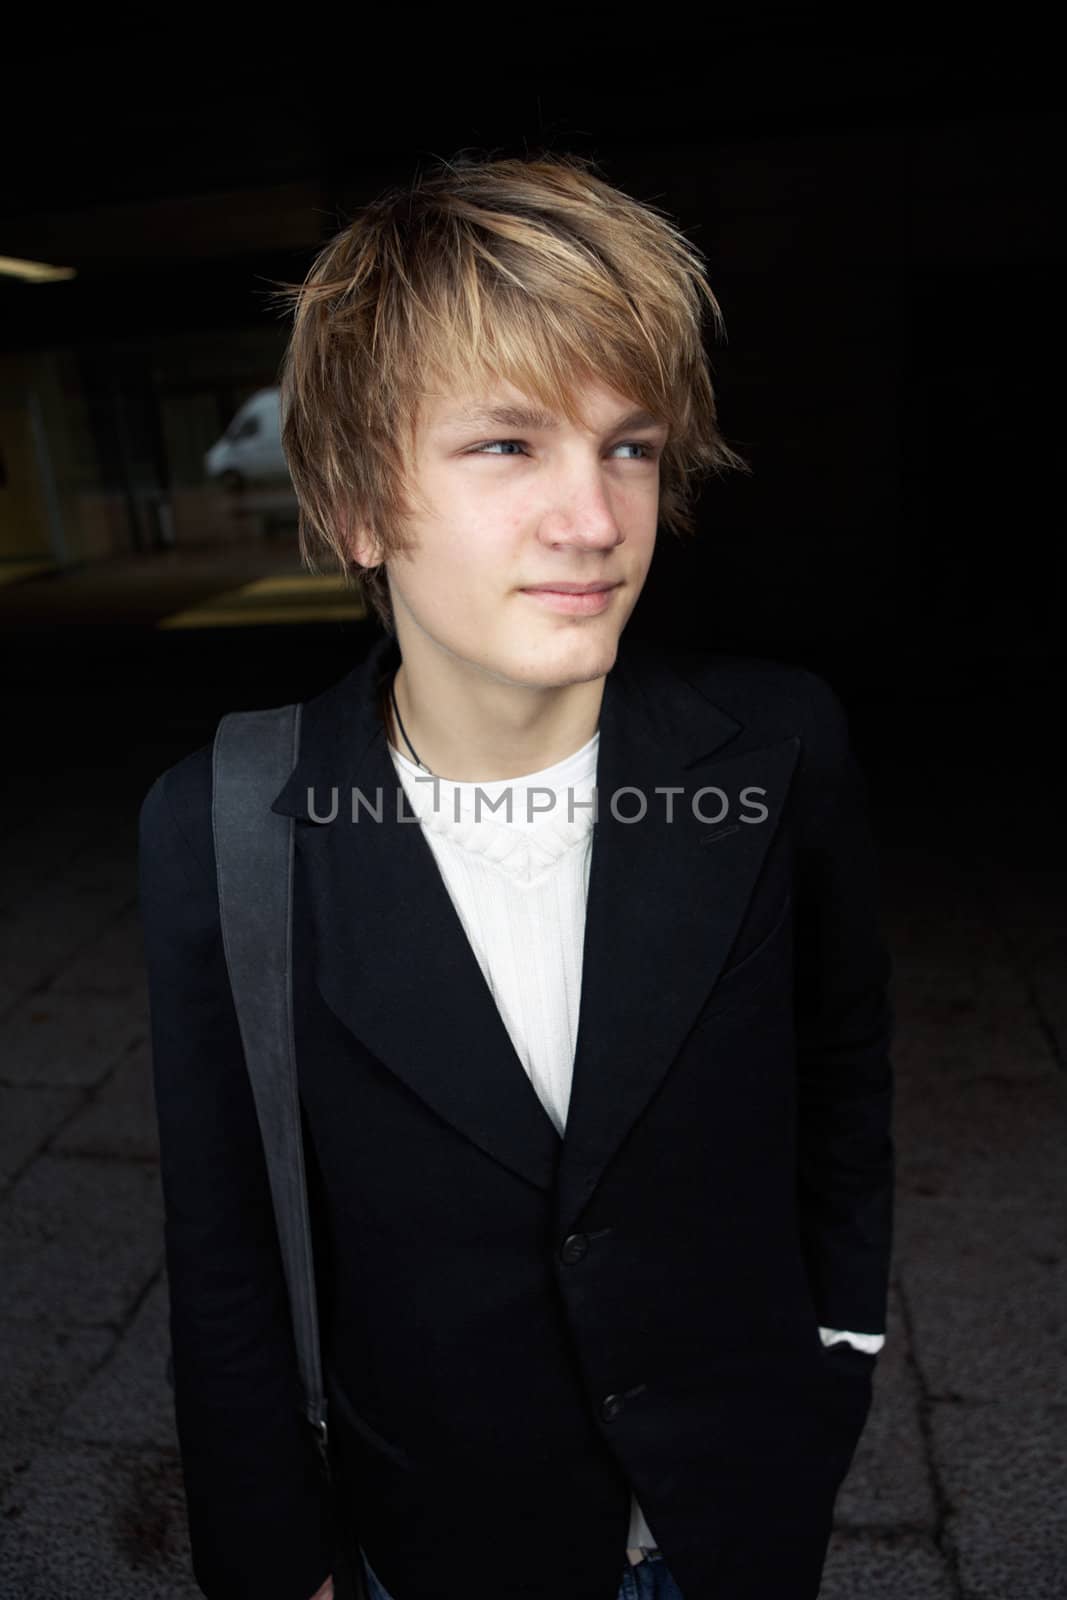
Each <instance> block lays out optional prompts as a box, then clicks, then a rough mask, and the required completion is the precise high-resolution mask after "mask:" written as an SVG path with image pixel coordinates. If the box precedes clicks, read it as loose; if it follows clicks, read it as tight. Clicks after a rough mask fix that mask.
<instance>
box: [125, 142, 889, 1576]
mask: <svg viewBox="0 0 1067 1600" xmlns="http://www.w3.org/2000/svg"><path fill="white" fill-rule="evenodd" d="M291 300H292V304H293V308H294V311H295V318H294V325H293V330H292V335H291V339H290V343H289V347H288V351H287V355H286V360H285V363H284V369H283V374H282V389H283V407H284V413H285V421H284V439H285V445H286V450H287V455H288V459H289V463H290V468H291V471H292V475H293V480H294V483H295V486H296V491H297V495H298V497H299V501H300V505H301V550H302V554H303V556H304V558H305V560H306V562H307V564H308V565H309V566H311V567H313V568H314V567H316V566H317V565H321V563H322V562H323V561H324V560H326V559H329V560H331V561H335V562H336V563H337V564H339V566H340V567H341V568H342V569H343V570H344V571H346V572H349V573H354V572H357V571H358V573H359V574H360V576H361V578H362V581H363V583H364V585H365V587H366V589H367V591H368V593H369V595H370V597H371V600H372V602H373V604H374V606H375V609H376V612H377V615H378V617H379V619H380V621H381V623H382V624H383V628H384V633H383V635H382V637H381V638H379V639H377V640H376V641H375V642H374V644H373V646H372V648H371V649H370V652H369V654H368V655H367V656H366V658H365V659H364V660H363V661H362V662H361V663H359V664H358V665H357V666H355V667H354V668H353V669H352V671H351V672H349V674H348V675H347V676H346V677H344V678H342V679H341V680H340V682H338V683H336V684H334V685H333V686H331V687H330V688H328V689H326V690H325V691H324V692H322V693H320V694H318V695H317V696H315V697H313V698H312V699H310V700H309V701H307V702H306V704H305V705H304V710H303V723H302V736H301V748H300V754H299V760H298V762H297V765H296V767H295V769H294V771H293V773H292V776H291V777H290V779H289V780H288V781H287V782H286V783H285V785H284V786H283V787H282V788H281V790H280V792H279V793H278V795H277V797H276V798H275V800H274V802H273V806H272V810H273V811H274V812H276V813H278V814H280V815H283V816H286V817H294V818H296V850H297V860H296V877H295V888H294V893H295V908H294V923H293V944H292V949H293V985H294V1010H295V1022H294V1027H295V1041H296V1054H297V1062H298V1072H299V1082H300V1100H301V1111H302V1118H303V1126H304V1138H305V1144H306V1153H307V1166H308V1181H309V1188H310V1191H311V1201H312V1208H313V1239H314V1248H315V1266H316V1274H317V1279H318V1283H319V1291H320V1300H321V1306H322V1342H323V1357H324V1365H325V1369H326V1372H327V1377H328V1391H329V1400H330V1413H329V1421H330V1432H331V1437H332V1441H333V1452H334V1458H335V1459H334V1480H333V1481H334V1488H333V1492H332V1494H327V1491H326V1490H325V1488H324V1486H323V1479H322V1477H321V1476H320V1472H319V1469H318V1465H317V1462H316V1452H315V1445H314V1443H313V1441H312V1438H311V1435H310V1430H309V1429H308V1427H307V1425H306V1423H305V1422H304V1420H303V1418H302V1415H301V1410H300V1403H299V1395H298V1392H297V1378H296V1368H295V1360H294V1350H293V1342H292V1334H291V1329H290V1323H289V1312H288V1305H287V1300H286V1294H285V1288H284V1281H283V1277H282V1271H281V1266H280V1262H279V1255H278V1246H277V1240H276V1235H275V1231H274V1225H273V1220H272V1212H271V1202H270V1194H269V1189H268V1183H267V1177H266V1172H265V1167H264V1160H263V1155H262V1150H261V1146H260V1141H259V1134H258V1129H257V1123H256V1117H255V1112H254V1107H253V1100H252V1096H251V1091H250V1087H249V1082H248V1078H247V1074H246V1071H245V1065H244V1061H243V1058H242V1051H241V1043H240V1037H239V1034H238V1030H237V1024H236V1020H235V1015H234V1010H233V1004H232V999H231V995H230V991H229V987H228V982H227V973H226V966H225V960H224V955H223V951H222V947H221V941H220V935H219V915H218V905H217V899H216V891H215V880H214V871H215V868H214V854H213V844H212V833H211V814H210V813H211V748H210V746H207V745H206V746H204V747H203V748H202V749H200V750H198V751H196V752H194V753H193V754H191V755H189V756H187V757H186V758H185V759H184V760H182V761H180V762H178V763H177V764H176V765H175V766H173V767H171V768H170V769H169V770H168V771H167V772H165V773H164V774H162V776H161V777H160V778H159V779H158V780H157V781H156V783H155V784H154V785H153V787H152V789H151V790H150V792H149V794H148V795H147V797H146V799H145V802H144V805H143V808H142V817H141V871H142V906H143V916H144V926H145V938H146V951H147V958H148V971H149V981H150V999H151V1011H152V1030H153V1045H154V1057H155V1078H156V1092H157V1104H158V1115H159V1126H160V1140H161V1152H162V1176H163V1185H164V1193H165V1200H166V1215H167V1224H166V1229H167V1233H166V1239H167V1260H168V1270H169V1280H170V1294H171V1307H172V1311H171V1316H172V1340H173V1352H174V1374H175V1397H176V1412H177V1423H178V1430H179V1437H180V1443H181V1450H182V1457H183V1466H184V1473H185V1482H186V1490H187V1499H188V1510H189V1520H190V1530H191V1538H192V1551H193V1561H194V1567H195V1572H196V1576H197V1579H198V1581H199V1583H200V1585H201V1588H202V1590H203V1592H204V1593H205V1594H206V1595H208V1596H210V1597H218V1600H230V1597H234V1596H248V1597H250V1600H310V1597H312V1596H315V1595H319V1596H327V1595H330V1594H331V1593H333V1592H334V1588H333V1579H332V1576H331V1574H333V1573H334V1572H335V1569H336V1570H337V1571H338V1572H339V1571H340V1570H341V1558H342V1552H343V1551H344V1550H345V1549H346V1548H347V1549H349V1551H350V1552H351V1553H352V1555H353V1559H354V1563H355V1565H356V1567H357V1568H358V1569H359V1571H361V1572H362V1581H363V1582H364V1583H365V1584H366V1585H367V1588H368V1592H369V1593H370V1594H371V1595H372V1596H374V1597H376V1600H453V1597H454V1600H461V1597H462V1600H520V1597H521V1600H615V1597H616V1596H621V1597H635V1596H637V1595H642V1596H652V1595H658V1596H662V1597H670V1600H678V1597H680V1596H685V1597H686V1600H757V1597H758V1600H814V1597H815V1596H816V1594H817V1592H818V1588H819V1580H820V1574H821V1571H822V1567H823V1562H824V1558H825V1551H826V1546H827V1542H828V1539H829V1534H830V1529H831V1522H832V1512H833V1506H834V1501H835V1497H836V1494H837V1491H838V1489H839V1486H840V1484H841V1481H842V1479H843V1477H844V1475H845V1473H846V1471H847V1469H848V1466H849V1463H850V1461H851V1459H852V1456H853V1453H854V1450H855V1447H856V1444H857V1441H858V1439H859V1436H860V1433H861V1431H862V1429H863V1426H864V1423H865V1421H866V1417H867V1414H868V1410H869V1406H870V1402H871V1385H872V1369H873V1367H874V1365H875V1361H876V1352H877V1350H878V1349H879V1348H880V1347H881V1345H882V1343H883V1338H884V1327H885V1311H886V1298H887V1280H888V1268H889V1256H890V1244H891V1217H892V1206H891V1198H892V1183H893V1146H892V1140H891V1131H890V1119H891V1096H892V1082H891V1067H890V1059H889V1044H890V1035H891V1006H890V1001H889V978H890V970H889V959H888V953H887V949H886V945H885V943H884V940H883V937H882V934H881V931H880V926H879V917H878V911H877V872H876V856H875V850H874V845H873V842H872V839H871V836H870V832H869V829H868V825H867V821H866V814H865V795H864V784H863V779H862V777H861V775H860V773H859V770H858V769H857V766H856V763H855V761H854V759H853V757H852V755H851V753H850V749H849V744H848V737H847V724H846V718H845V714H844V711H843V709H842V706H841V703H840V701H839V699H838V698H837V696H836V695H835V694H834V693H833V691H832V690H831V689H830V687H829V686H828V685H827V683H826V682H825V681H824V680H823V679H821V678H820V677H818V676H816V675H814V674H813V673H811V672H808V671H806V670H804V669H803V668H800V667H797V666H791V665H788V664H785V663H783V662H779V661H775V660H767V659H763V658H755V657H739V656H729V655H725V654H716V653H713V652H709V653H703V654H702V653H693V652H687V653H685V654H679V653H676V652H672V651H667V650H661V649H656V648H652V647H650V646H648V645H643V646H638V645H636V644H635V643H634V642H632V641H630V642H628V643H627V645H626V646H625V647H623V646H621V644H620V640H621V635H622V633H623V630H624V628H625V626H626V623H627V621H628V619H629V617H630V615H631V613H632V611H633V608H634V606H635V604H636V602H637V600H638V597H639V595H640V593H641V590H642V587H643V585H644V583H645V579H646V577H647V574H648V570H649V565H650V563H651V560H652V555H653V550H654V546H655V540H656V534H657V529H658V527H659V525H660V524H664V525H666V526H667V527H668V528H670V529H671V530H672V531H674V532H684V531H688V530H689V529H690V528H691V527H692V513H691V502H692V495H693V491H694V488H695V485H696V484H697V482H698V481H699V479H700V478H701V476H702V475H703V474H704V473H706V472H707V471H709V470H722V469H725V468H729V467H733V466H737V465H740V464H741V463H740V462H739V459H738V458H737V457H736V456H735V455H734V454H733V452H732V451H731V450H730V449H729V447H728V446H727V445H726V444H725V442H724V440H723V438H722V436H721V434H720V432H719V429H718V425H717V421H716V409H715V403H714V397H713V391H712V386H711V382H710V378H709V370H708V363H707V357H706V353H705V349H704V344H703V338H702V324H703V321H704V317H705V314H706V313H710V315H711V318H712V320H713V321H714V323H715V324H716V326H718V325H719V321H720V318H719V308H718V306H717V304H716V301H715V298H714V296H713V294H712V292H711V290H710V288H709V287H708V284H707V282H706V279H705V277H704V273H703V268H702V265H701V262H700V258H699V256H698V254H697V252H696V251H695V249H694V248H693V247H692V246H691V245H690V244H689V243H688V241H687V240H686V239H685V238H684V236H683V235H682V234H681V232H680V231H679V230H678V229H677V228H676V227H675V226H674V225H673V224H672V223H671V222H670V221H669V220H668V219H667V218H665V217H664V216H663V215H662V214H661V213H659V212H658V211H657V210H655V209H654V208H652V207H650V206H649V205H647V204H643V203H639V202H637V201H635V200H634V199H632V198H630V197H629V196H627V195H625V194H623V193H621V192H619V190H617V189H616V188H614V187H612V186H611V185H609V184H608V183H607V182H606V181H604V179H603V178H602V177H601V176H599V174H597V173H596V172H595V171H594V169H593V167H592V165H591V164H590V163H587V162H583V161H580V160H578V159H573V158H564V157H543V158H537V159H532V160H499V161H485V162H478V161H463V162H459V163H455V164H451V165H449V164H444V165H442V166H441V167H440V168H439V169H437V170H435V171H433V172H432V173H430V174H429V175H427V176H425V177H423V178H422V179H421V180H420V181H418V182H416V183H415V184H414V185H413V186H412V187H411V188H410V189H406V190H404V191H403V192H400V191H394V192H391V193H389V194H387V195H385V196H383V197H382V198H381V199H380V200H379V201H377V202H376V203H374V204H372V205H370V206H368V207H367V208H366V209H365V210H364V211H362V212H361V213H360V214H359V215H358V216H357V217H356V219H355V220H354V221H353V222H352V223H351V225H350V226H348V227H347V228H346V229H345V230H344V231H343V232H342V233H341V234H340V235H339V236H338V237H337V238H336V239H334V240H333V241H332V242H331V243H330V244H329V245H328V246H327V247H326V248H325V249H324V250H323V251H322V253H321V254H320V256H319V258H318V260H317V261H316V263H315V265H314V267H313V269H312V271H311V273H310V275H309V277H308V278H307V280H306V282H305V283H304V284H302V285H300V286H299V287H295V286H294V287H293V288H292V289H291ZM338 1583H339V1584H340V1579H338ZM339 1592H340V1589H339V1588H338V1593H339Z"/></svg>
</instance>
